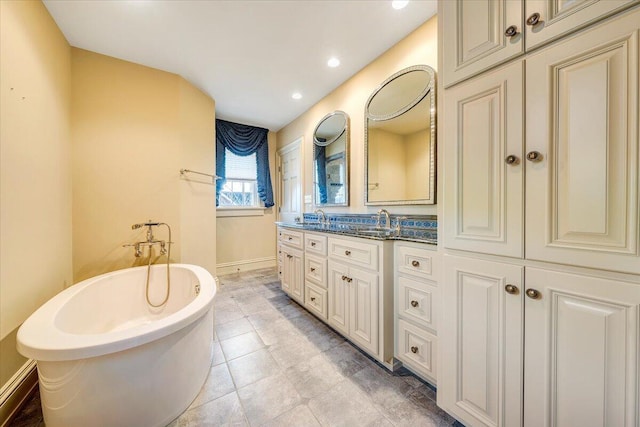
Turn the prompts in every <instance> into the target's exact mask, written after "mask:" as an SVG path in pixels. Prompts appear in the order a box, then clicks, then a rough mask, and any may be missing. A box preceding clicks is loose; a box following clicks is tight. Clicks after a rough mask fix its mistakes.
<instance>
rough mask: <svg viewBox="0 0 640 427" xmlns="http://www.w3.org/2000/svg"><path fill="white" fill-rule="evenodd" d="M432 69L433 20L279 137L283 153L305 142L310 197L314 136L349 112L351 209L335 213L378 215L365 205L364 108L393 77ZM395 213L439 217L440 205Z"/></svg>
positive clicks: (309, 209)
mask: <svg viewBox="0 0 640 427" xmlns="http://www.w3.org/2000/svg"><path fill="white" fill-rule="evenodd" d="M417 64H426V65H429V66H431V67H432V68H433V69H434V70H435V69H437V66H438V61H437V20H436V17H434V18H432V19H430V20H429V21H427V22H426V23H424V24H423V25H422V26H420V27H419V28H418V29H417V30H415V31H414V32H413V33H411V34H410V35H408V36H407V37H406V38H405V39H403V40H401V41H400V42H399V43H398V44H396V45H395V46H394V47H392V48H391V49H389V50H388V51H387V52H385V53H384V54H382V55H381V56H380V57H378V58H377V59H376V60H374V61H373V62H372V63H370V64H369V65H367V66H366V67H365V68H363V69H362V70H360V71H359V72H358V73H357V74H356V75H354V76H353V77H352V78H351V79H349V80H347V81H346V82H345V83H344V84H342V85H341V86H339V87H338V88H337V89H336V90H334V91H333V92H331V93H330V94H329V95H327V96H326V97H324V98H323V99H322V100H320V101H319V102H318V103H317V104H315V105H314V106H313V107H311V108H310V109H309V110H307V111H306V112H305V113H304V114H302V115H301V116H300V117H298V118H297V119H295V120H294V121H293V122H291V123H289V124H288V125H287V126H285V127H284V128H282V129H281V130H280V131H278V135H277V141H278V148H280V147H283V146H285V145H286V144H287V143H289V142H291V141H294V140H296V139H297V138H299V137H300V136H304V144H305V145H307V146H306V147H304V148H303V150H302V151H303V153H304V158H303V162H304V166H303V170H304V171H305V172H304V180H303V181H304V182H303V192H304V194H313V176H312V172H313V168H312V167H311V165H312V155H313V150H312V149H311V141H313V130H314V129H315V127H316V125H317V124H318V122H319V121H320V120H321V119H322V117H324V116H325V115H326V114H327V113H330V112H332V111H335V110H342V111H344V112H346V113H347V114H348V115H349V117H350V119H351V139H350V141H351V149H350V156H351V162H350V168H351V169H350V175H351V179H350V185H351V196H350V206H349V207H346V208H337V207H332V208H330V209H327V211H329V212H353V213H367V212H376V211H377V210H378V209H379V208H380V207H381V206H369V207H367V206H365V205H364V196H363V194H364V104H365V102H366V101H367V98H368V97H369V95H371V93H372V92H373V91H374V90H375V89H376V87H378V86H379V85H380V83H382V82H383V81H384V80H385V79H386V78H387V77H389V76H390V75H392V74H393V73H395V72H397V71H400V70H401V69H403V68H406V67H409V66H411V65H417ZM388 209H389V210H390V211H391V213H394V214H398V213H405V214H428V215H435V214H436V206H435V205H429V206H426V205H423V206H391V207H388ZM304 210H305V212H312V211H313V206H312V205H310V204H306V205H305V209H304Z"/></svg>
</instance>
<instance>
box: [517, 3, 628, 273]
mask: <svg viewBox="0 0 640 427" xmlns="http://www.w3.org/2000/svg"><path fill="white" fill-rule="evenodd" d="M639 28H640V11H638V12H636V13H634V14H630V15H629V16H627V17H625V18H622V19H619V20H617V21H615V22H612V23H610V24H607V25H604V26H601V27H599V28H597V29H594V30H592V31H589V32H587V33H584V34H583V35H582V36H580V37H577V38H574V39H571V40H567V41H566V42H561V43H558V44H556V45H554V46H553V47H550V48H548V49H545V50H543V51H541V52H540V53H539V54H537V55H533V56H532V57H531V58H530V59H527V131H526V134H527V150H528V151H530V152H533V151H537V152H539V153H541V155H542V158H541V160H540V161H537V162H527V178H526V181H527V203H526V206H527V234H526V239H525V240H526V242H527V243H526V245H527V247H526V256H527V258H530V259H537V260H544V261H551V262H561V263H567V264H573V265H582V266H586V267H596V268H604V269H613V270H620V271H628V272H634V273H640V247H639V242H638V80H639V78H640V75H639V74H638V33H639V31H638V29H639Z"/></svg>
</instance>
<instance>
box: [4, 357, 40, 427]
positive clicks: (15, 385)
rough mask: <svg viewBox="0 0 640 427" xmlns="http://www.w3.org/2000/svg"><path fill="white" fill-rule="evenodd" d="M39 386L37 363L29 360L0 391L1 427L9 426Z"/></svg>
mask: <svg viewBox="0 0 640 427" xmlns="http://www.w3.org/2000/svg"><path fill="white" fill-rule="evenodd" d="M37 384H38V373H37V371H36V361H35V360H31V359H29V360H28V361H27V362H26V363H25V364H24V365H22V367H21V368H20V370H18V372H16V373H15V374H14V375H13V377H11V379H10V380H9V381H7V383H6V384H5V385H4V386H3V387H2V389H1V390H0V426H2V427H5V426H8V425H9V421H10V420H11V419H12V418H13V416H14V415H15V414H16V412H17V411H18V410H19V409H20V408H21V407H22V404H23V403H24V402H25V400H26V399H27V398H28V397H29V396H31V393H32V391H33V389H34V388H35V387H36V385H37Z"/></svg>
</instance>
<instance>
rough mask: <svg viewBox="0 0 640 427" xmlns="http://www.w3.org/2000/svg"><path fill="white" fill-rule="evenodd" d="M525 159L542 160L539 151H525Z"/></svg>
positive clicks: (531, 160)
mask: <svg viewBox="0 0 640 427" xmlns="http://www.w3.org/2000/svg"><path fill="white" fill-rule="evenodd" d="M527 160H529V161H530V162H539V161H540V160H542V154H540V152H538V151H529V152H528V153H527Z"/></svg>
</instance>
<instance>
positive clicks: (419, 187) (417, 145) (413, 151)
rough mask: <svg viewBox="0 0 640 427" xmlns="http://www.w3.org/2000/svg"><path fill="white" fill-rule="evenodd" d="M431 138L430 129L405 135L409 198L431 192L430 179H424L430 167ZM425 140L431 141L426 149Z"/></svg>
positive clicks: (415, 197) (407, 195)
mask: <svg viewBox="0 0 640 427" xmlns="http://www.w3.org/2000/svg"><path fill="white" fill-rule="evenodd" d="M430 139H431V130H429V129H425V130H421V131H418V132H415V133H412V134H410V135H406V136H405V137H404V140H405V141H404V147H405V159H404V161H405V165H407V166H406V171H405V179H406V189H407V190H406V191H407V193H406V197H407V199H420V198H423V197H425V194H429V181H428V180H426V179H424V174H425V171H428V170H429V167H430V163H429V157H430V156H429V154H430V152H431V150H430V144H431V141H430ZM425 141H429V144H428V145H429V148H428V149H426V150H425V143H424V142H425Z"/></svg>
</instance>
